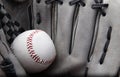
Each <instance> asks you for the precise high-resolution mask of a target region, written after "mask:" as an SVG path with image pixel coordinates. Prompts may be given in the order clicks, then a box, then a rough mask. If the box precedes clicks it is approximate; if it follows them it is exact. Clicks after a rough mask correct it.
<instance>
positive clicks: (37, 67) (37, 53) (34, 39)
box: [11, 30, 56, 73]
mask: <svg viewBox="0 0 120 77" xmlns="http://www.w3.org/2000/svg"><path fill="white" fill-rule="evenodd" d="M11 48H12V50H13V53H14V54H15V56H16V57H17V59H18V60H19V61H20V63H21V65H22V66H23V67H24V68H25V70H26V71H27V72H28V73H37V72H41V71H43V70H45V69H47V68H48V67H49V66H50V65H51V64H52V62H53V61H54V59H55V56H56V50H55V46H54V44H53V41H52V40H51V38H50V37H49V35H48V34H47V33H46V32H44V31H42V30H28V31H25V32H23V33H21V34H20V35H18V36H17V37H16V38H15V40H14V41H13V43H12V44H11Z"/></svg>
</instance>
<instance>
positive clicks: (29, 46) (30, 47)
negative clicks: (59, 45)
mask: <svg viewBox="0 0 120 77" xmlns="http://www.w3.org/2000/svg"><path fill="white" fill-rule="evenodd" d="M38 32H41V31H40V30H35V31H34V32H32V33H31V34H30V35H29V36H28V37H27V42H26V43H27V45H26V46H27V50H28V53H29V54H30V56H31V58H32V59H33V60H34V61H35V62H37V63H40V64H49V63H51V62H52V61H53V60H54V58H53V59H50V60H48V61H47V60H44V59H41V58H40V56H38V54H36V53H35V50H34V49H33V44H32V39H33V36H34V35H35V34H36V33H38Z"/></svg>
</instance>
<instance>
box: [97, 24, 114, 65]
mask: <svg viewBox="0 0 120 77" xmlns="http://www.w3.org/2000/svg"><path fill="white" fill-rule="evenodd" d="M111 32H112V27H111V26H110V27H109V29H108V32H107V41H106V43H105V46H104V49H103V54H102V56H101V58H100V61H99V62H100V64H103V62H104V59H105V56H106V53H107V49H108V46H109V43H110V39H111Z"/></svg>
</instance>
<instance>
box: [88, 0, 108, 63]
mask: <svg viewBox="0 0 120 77" xmlns="http://www.w3.org/2000/svg"><path fill="white" fill-rule="evenodd" d="M94 1H95V3H96V4H93V5H92V6H91V8H92V9H95V10H96V11H97V12H96V19H95V24H94V25H95V26H94V29H93V35H92V41H91V45H90V49H89V53H88V62H90V58H91V56H92V54H93V52H94V48H95V44H96V39H97V35H98V28H99V20H100V16H101V14H102V15H103V16H105V15H106V13H105V12H104V9H105V8H108V4H104V3H103V1H102V0H94Z"/></svg>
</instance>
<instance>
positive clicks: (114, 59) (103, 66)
mask: <svg viewBox="0 0 120 77" xmlns="http://www.w3.org/2000/svg"><path fill="white" fill-rule="evenodd" d="M104 2H105V3H108V4H109V7H108V8H107V10H106V16H105V17H103V16H101V18H100V22H99V31H98V37H97V42H96V46H95V50H94V53H93V55H92V58H91V61H90V63H89V64H88V68H89V70H88V75H97V76H105V75H106V76H115V75H116V74H117V72H119V67H120V59H119V55H120V52H119V46H120V44H119V43H118V41H119V39H120V37H119V33H120V32H119V30H118V28H119V25H118V24H120V23H119V21H117V20H119V18H120V17H118V16H119V13H120V11H118V10H117V9H118V6H119V4H120V1H118V0H117V1H110V0H105V1H104ZM113 11H116V12H113ZM114 19H115V20H114Z"/></svg>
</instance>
